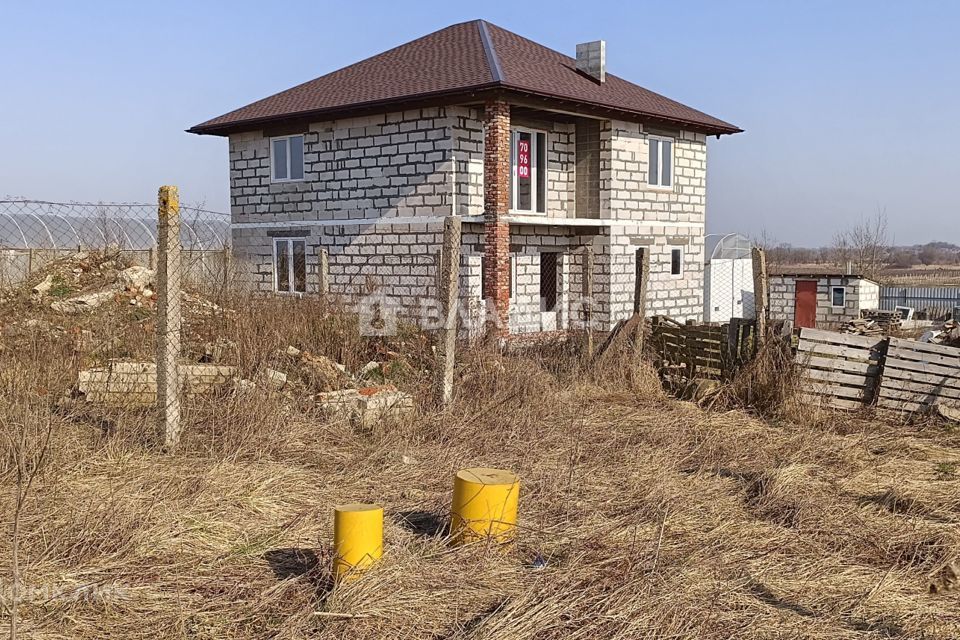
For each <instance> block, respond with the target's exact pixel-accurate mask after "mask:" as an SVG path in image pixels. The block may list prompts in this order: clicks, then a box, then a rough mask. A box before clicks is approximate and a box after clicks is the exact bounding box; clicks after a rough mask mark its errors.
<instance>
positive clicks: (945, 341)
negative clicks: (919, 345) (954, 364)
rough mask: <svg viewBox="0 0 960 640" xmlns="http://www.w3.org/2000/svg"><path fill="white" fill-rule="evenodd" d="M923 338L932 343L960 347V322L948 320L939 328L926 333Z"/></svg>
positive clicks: (924, 340)
mask: <svg viewBox="0 0 960 640" xmlns="http://www.w3.org/2000/svg"><path fill="white" fill-rule="evenodd" d="M921 340H922V341H923V342H929V343H931V344H942V345H946V346H948V347H960V322H957V321H956V320H947V321H946V322H944V323H943V326H942V327H940V329H939V330H937V331H928V332H927V333H925V334H924V336H923V338H921Z"/></svg>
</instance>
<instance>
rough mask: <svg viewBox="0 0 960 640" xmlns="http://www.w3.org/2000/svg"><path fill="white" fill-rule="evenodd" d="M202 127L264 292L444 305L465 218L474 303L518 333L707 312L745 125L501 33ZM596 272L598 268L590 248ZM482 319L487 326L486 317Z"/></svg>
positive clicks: (598, 48) (333, 81)
mask: <svg viewBox="0 0 960 640" xmlns="http://www.w3.org/2000/svg"><path fill="white" fill-rule="evenodd" d="M189 131H191V132H193V133H198V134H210V135H220V136H228V137H229V140H230V194H231V213H232V235H233V250H234V253H235V258H236V261H237V263H238V264H244V265H246V272H245V273H246V274H247V277H249V278H250V282H251V283H252V284H253V285H254V286H255V287H256V288H258V289H260V290H264V291H277V292H294V293H307V294H309V293H312V292H317V291H319V290H320V287H328V288H329V292H331V293H334V294H339V295H341V296H344V297H346V298H352V299H358V298H360V297H362V296H366V295H369V294H372V293H375V294H376V295H378V296H380V297H381V299H382V300H385V301H387V302H388V303H390V304H393V305H396V307H397V308H398V309H400V310H401V311H402V312H404V313H408V314H411V315H415V314H416V313H417V312H418V311H417V310H418V309H422V302H423V300H425V299H430V298H435V297H436V296H437V288H438V282H439V278H438V268H439V256H440V250H441V245H442V230H443V222H444V218H445V217H446V216H450V215H458V216H462V219H463V235H462V260H461V287H460V289H461V298H462V302H463V304H464V307H465V308H472V309H474V310H476V309H478V308H480V309H482V308H484V307H486V309H488V312H489V313H490V314H492V317H493V318H494V320H495V321H496V323H497V326H499V327H500V333H501V334H507V333H526V332H534V331H547V330H564V329H570V328H575V327H576V326H577V324H578V323H579V322H580V321H582V317H581V309H582V305H581V304H579V302H578V300H579V298H580V296H581V294H582V290H583V286H584V273H585V267H589V268H591V272H592V274H593V275H592V280H593V301H594V302H593V309H594V311H593V319H594V321H595V322H598V323H599V324H600V326H604V327H608V326H611V325H613V324H614V323H616V322H617V321H619V320H621V319H623V318H625V317H628V316H630V315H631V314H632V313H633V311H634V291H635V286H636V279H637V278H638V269H637V264H638V262H637V261H638V256H642V255H643V254H644V252H645V253H646V257H647V260H648V261H649V265H650V267H649V274H648V277H647V279H648V282H649V284H648V287H649V289H648V298H647V303H646V309H647V312H648V313H660V314H667V315H670V316H672V317H674V318H677V319H701V318H702V314H703V247H704V216H705V206H706V168H707V137H708V136H711V135H715V136H717V137H719V136H721V135H724V134H732V133H737V132H739V131H740V129H739V128H737V127H735V126H733V125H731V124H729V123H727V122H724V121H722V120H718V119H717V118H714V117H711V116H709V115H706V114H704V113H702V112H700V111H697V110H695V109H692V108H690V107H687V106H684V105H682V104H680V103H678V102H675V101H673V100H670V99H668V98H665V97H663V96H661V95H658V94H656V93H653V92H651V91H648V90H647V89H644V88H642V87H640V86H637V85H635V84H632V83H630V82H628V81H626V80H623V79H621V78H618V77H616V76H614V75H611V74H608V73H606V51H605V45H604V43H603V42H602V41H598V42H592V43H587V44H582V45H577V47H576V57H575V58H571V57H569V56H566V55H563V54H561V53H558V52H556V51H553V50H551V49H549V48H547V47H544V46H542V45H539V44H537V43H535V42H532V41H531V40H528V39H526V38H523V37H521V36H519V35H516V34H514V33H511V32H510V31H507V30H505V29H501V28H500V27H497V26H495V25H492V24H490V23H488V22H485V21H482V20H476V21H473V22H466V23H462V24H456V25H453V26H450V27H447V28H445V29H441V30H440V31H437V32H435V33H432V34H429V35H427V36H424V37H422V38H419V39H417V40H414V41H412V42H409V43H407V44H404V45H402V46H399V47H396V48H395V49H391V50H389V51H386V52H384V53H381V54H379V55H376V56H373V57H372V58H368V59H367V60H364V61H362V62H358V63H356V64H354V65H351V66H349V67H346V68H344V69H340V70H339V71H334V72H333V73H329V74H327V75H325V76H322V77H320V78H317V79H315V80H311V81H309V82H306V83H304V84H301V85H299V86H296V87H294V88H292V89H288V90H287V91H283V92H281V93H278V94H276V95H274V96H270V97H268V98H264V99H263V100H260V101H258V102H254V103H252V104H250V105H248V106H245V107H242V108H240V109H237V110H236V111H232V112H230V113H227V114H225V115H222V116H220V117H218V118H214V119H212V120H209V121H207V122H204V123H203V124H199V125H197V126H195V127H193V128H191V129H190V130H189ZM588 246H589V247H592V252H591V253H592V256H593V264H592V265H585V264H584V262H583V261H584V256H585V255H587V253H586V252H585V248H586V247H588ZM471 317H472V316H471Z"/></svg>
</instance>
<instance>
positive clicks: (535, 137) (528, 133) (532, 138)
mask: <svg viewBox="0 0 960 640" xmlns="http://www.w3.org/2000/svg"><path fill="white" fill-rule="evenodd" d="M546 153H547V136H546V134H545V133H543V132H542V131H533V130H532V129H519V128H518V129H513V130H512V131H511V132H510V209H511V210H513V211H529V212H538V213H543V212H545V211H546V210H547V161H546Z"/></svg>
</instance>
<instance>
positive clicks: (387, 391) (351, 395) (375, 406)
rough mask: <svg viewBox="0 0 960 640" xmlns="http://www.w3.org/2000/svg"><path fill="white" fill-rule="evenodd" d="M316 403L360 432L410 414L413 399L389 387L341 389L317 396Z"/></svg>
mask: <svg viewBox="0 0 960 640" xmlns="http://www.w3.org/2000/svg"><path fill="white" fill-rule="evenodd" d="M316 400H317V402H318V403H319V405H320V407H321V408H322V409H323V410H324V411H325V412H327V413H328V414H330V415H333V416H336V417H340V418H344V419H348V420H350V421H351V422H353V423H354V424H356V425H357V426H358V427H361V428H364V429H369V428H371V427H373V426H374V425H376V424H378V423H380V422H385V421H394V420H399V419H402V418H404V417H406V416H408V415H409V414H410V413H411V412H412V411H413V397H412V396H411V395H410V394H408V393H404V392H402V391H398V390H397V388H396V387H394V386H392V385H386V386H382V387H365V388H363V389H341V390H339V391H331V392H327V393H321V394H319V395H317V396H316Z"/></svg>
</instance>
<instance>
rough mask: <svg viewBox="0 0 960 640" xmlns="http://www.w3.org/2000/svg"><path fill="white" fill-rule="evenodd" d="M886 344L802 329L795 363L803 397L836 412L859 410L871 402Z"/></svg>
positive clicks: (876, 339)
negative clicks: (800, 372) (799, 370)
mask: <svg viewBox="0 0 960 640" xmlns="http://www.w3.org/2000/svg"><path fill="white" fill-rule="evenodd" d="M885 344H886V340H885V339H884V338H881V337H875V336H855V335H845V334H841V333H835V332H832V331H819V330H817V329H801V331H800V342H799V344H798V346H797V363H798V364H799V365H800V366H801V367H802V376H801V386H802V390H803V396H804V398H805V399H807V400H810V401H811V402H814V403H817V404H820V405H824V406H830V407H835V408H838V409H860V408H862V407H864V406H866V405H868V404H870V403H871V402H872V401H873V397H874V395H875V391H876V386H877V381H878V379H879V374H880V362H881V360H882V359H883V351H884V346H885Z"/></svg>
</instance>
